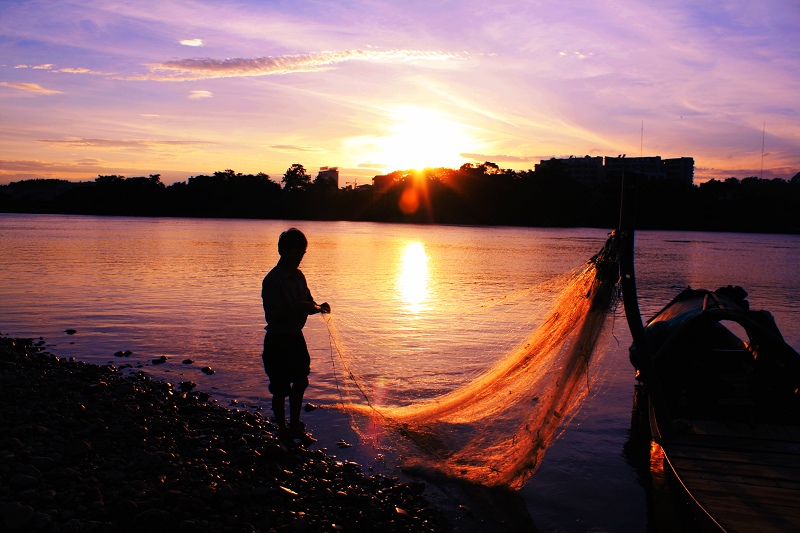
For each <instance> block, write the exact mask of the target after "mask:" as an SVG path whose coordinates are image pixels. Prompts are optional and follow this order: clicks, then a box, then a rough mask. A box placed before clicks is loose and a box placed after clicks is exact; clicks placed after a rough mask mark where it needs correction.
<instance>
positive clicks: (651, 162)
mask: <svg viewBox="0 0 800 533" xmlns="http://www.w3.org/2000/svg"><path fill="white" fill-rule="evenodd" d="M534 170H535V171H537V172H538V171H540V170H541V171H547V170H555V171H558V172H563V173H564V174H566V175H568V176H569V177H570V178H571V179H573V180H574V181H576V182H578V183H580V184H582V185H603V184H606V183H608V182H609V181H610V180H611V179H612V178H614V177H619V176H622V175H624V174H625V173H626V172H635V173H636V174H639V175H641V176H645V177H647V178H650V179H657V180H675V181H679V182H682V183H686V184H688V185H691V184H692V183H693V181H694V158H692V157H679V158H674V159H661V156H650V157H626V156H625V155H624V154H622V155H618V156H616V157H611V156H605V157H601V156H596V157H590V156H588V155H587V156H585V157H574V156H570V157H569V158H555V157H554V158H551V159H545V160H542V161H540V162H539V164H537V165H534Z"/></svg>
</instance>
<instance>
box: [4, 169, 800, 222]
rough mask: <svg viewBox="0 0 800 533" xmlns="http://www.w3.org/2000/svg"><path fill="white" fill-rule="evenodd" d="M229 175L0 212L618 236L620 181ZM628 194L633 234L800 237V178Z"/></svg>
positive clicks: (14, 186)
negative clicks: (323, 181) (291, 180)
mask: <svg viewBox="0 0 800 533" xmlns="http://www.w3.org/2000/svg"><path fill="white" fill-rule="evenodd" d="M232 172H233V171H231V173H216V174H215V175H214V176H196V177H194V178H193V179H192V180H189V182H188V183H184V182H179V183H175V184H172V185H170V186H164V184H162V183H161V182H160V181H159V179H158V176H157V175H155V176H151V178H124V177H120V176H100V177H98V179H97V180H95V181H94V182H83V183H79V184H76V183H72V182H65V181H64V180H27V181H22V182H15V183H11V184H9V185H2V186H0V212H4V213H30V214H64V215H70V214H72V215H95V216H136V217H176V218H221V219H224V218H237V219H254V220H315V221H349V222H387V223H393V222H401V223H414V224H442V225H468V226H512V227H541V228H581V227H587V228H615V227H617V223H618V220H619V202H620V191H621V179H622V178H618V179H616V180H611V181H609V182H608V183H604V184H603V185H587V184H583V183H580V182H576V181H572V180H569V179H566V178H564V176H562V175H559V174H557V173H556V174H553V175H550V174H546V173H543V172H532V173H511V174H504V173H503V172H499V173H487V169H486V168H483V170H481V169H478V168H472V169H462V170H460V171H453V172H451V173H449V174H442V175H439V174H436V173H435V169H431V170H430V172H429V173H427V174H426V173H416V174H403V173H399V174H398V175H397V176H391V175H388V176H385V178H391V179H387V180H383V181H382V182H381V183H382V185H376V186H373V185H369V186H360V187H357V188H345V189H337V188H335V187H331V186H330V185H324V186H323V185H317V184H315V183H306V184H304V185H302V186H295V187H294V188H290V187H288V185H286V186H284V187H281V186H280V185H279V184H278V183H276V182H274V181H271V180H270V179H269V177H268V176H261V175H257V176H251V175H239V174H233V173H232ZM626 179H628V178H626ZM376 183H377V182H376ZM635 187H636V189H635V204H636V209H635V213H636V216H635V218H636V220H635V226H636V228H637V229H642V230H670V231H708V232H734V233H776V234H789V235H793V234H800V210H798V209H797V206H798V205H800V174H798V175H797V176H795V177H794V178H792V179H791V180H788V181H787V180H782V179H773V180H763V179H759V178H745V179H743V180H738V179H735V178H730V179H728V180H725V181H724V182H719V181H713V180H712V181H710V182H706V183H703V184H701V185H699V186H694V185H690V184H687V183H683V182H680V181H671V180H653V179H648V178H644V177H642V178H640V180H639V182H638V183H636V185H635Z"/></svg>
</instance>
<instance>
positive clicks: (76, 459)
mask: <svg viewBox="0 0 800 533" xmlns="http://www.w3.org/2000/svg"><path fill="white" fill-rule="evenodd" d="M37 344H39V343H35V342H34V341H33V340H32V339H12V338H9V337H0V410H2V413H3V414H2V417H1V418H0V435H1V436H0V524H2V525H3V526H4V527H5V528H6V529H7V530H10V531H131V532H139V531H142V532H144V531H209V532H217V531H219V532H227V531H232V532H239V531H254V532H255V531H258V532H269V531H366V530H380V531H382V532H386V531H451V530H452V528H451V526H450V525H449V523H448V521H447V519H446V518H445V517H444V515H443V514H442V513H441V512H439V511H438V510H437V509H435V508H434V507H432V506H431V505H430V503H429V502H428V501H427V500H426V499H425V498H424V496H423V495H422V493H423V490H424V485H423V484H422V483H403V482H400V481H399V480H398V479H396V478H389V477H387V476H383V475H380V474H376V475H367V474H365V473H364V472H362V470H361V468H360V467H359V465H357V464H355V463H352V462H346V461H338V460H336V459H335V458H334V457H331V456H329V455H327V454H326V453H325V452H323V451H321V450H308V449H305V448H302V447H287V446H285V445H283V444H281V442H280V441H279V440H278V438H277V427H276V426H275V425H274V424H271V423H270V422H269V421H267V420H265V419H264V418H263V417H261V416H260V415H259V414H258V413H252V412H248V411H236V410H231V409H227V408H224V407H221V406H219V405H216V404H214V403H210V402H208V401H207V400H208V395H206V394H204V393H201V392H196V391H186V392H184V391H181V390H180V387H174V386H173V385H171V384H169V383H165V382H160V381H155V380H152V379H150V378H149V377H147V376H146V375H145V374H142V373H139V374H136V375H123V374H122V373H121V372H119V371H118V370H117V369H116V368H115V367H113V366H110V365H102V366H98V365H92V364H87V363H83V362H77V361H74V360H66V359H63V358H58V357H56V356H53V355H51V354H49V353H46V352H43V351H41V349H40V347H39V346H37Z"/></svg>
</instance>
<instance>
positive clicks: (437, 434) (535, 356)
mask: <svg viewBox="0 0 800 533" xmlns="http://www.w3.org/2000/svg"><path fill="white" fill-rule="evenodd" d="M614 244H615V243H614V241H613V237H612V238H610V239H609V240H608V242H607V243H606V245H605V247H604V248H603V249H602V250H601V252H600V253H599V254H598V255H597V256H595V257H594V258H592V260H590V261H589V262H588V263H587V264H586V265H585V266H584V267H581V268H579V269H576V270H575V271H573V272H572V273H571V275H570V277H569V281H568V283H567V285H566V287H565V289H564V290H563V292H562V293H561V294H560V296H559V298H558V299H557V301H556V303H555V305H554V307H553V309H552V310H551V311H550V313H549V314H548V315H547V317H546V319H545V320H544V322H543V323H542V324H541V325H540V326H539V327H538V328H536V329H535V330H534V331H533V332H532V333H531V334H530V335H529V336H528V338H527V339H526V340H525V341H524V342H523V343H522V344H521V345H520V346H519V347H517V348H516V349H513V350H511V351H510V352H509V353H508V354H507V355H505V356H504V357H502V358H501V359H500V360H499V361H498V362H496V363H495V364H494V365H493V366H492V367H491V368H490V369H488V370H487V371H486V372H484V373H483V374H481V375H478V376H477V377H475V378H474V379H473V380H472V381H471V382H469V383H467V384H465V385H464V386H462V387H461V388H459V389H456V390H454V391H452V392H450V393H447V394H445V395H442V396H439V397H437V398H433V399H430V400H424V401H420V402H417V403H415V404H411V405H405V406H401V407H386V406H378V405H375V404H374V402H372V401H370V398H369V396H368V395H367V393H366V392H365V390H366V388H365V387H364V386H362V384H361V383H359V378H358V376H357V375H356V374H355V373H354V372H353V370H352V368H351V367H352V365H353V361H354V358H353V356H352V354H350V353H349V352H348V350H347V348H346V347H345V346H344V345H343V342H342V336H341V335H340V334H339V332H338V331H337V325H336V320H335V317H334V316H331V317H329V318H328V321H327V323H328V328H329V331H330V333H331V338H332V340H333V344H334V346H335V348H336V352H337V354H338V358H339V360H338V363H339V364H340V366H341V368H342V370H343V371H342V374H343V375H344V376H345V377H346V378H348V379H347V380H346V381H347V382H348V385H349V386H350V387H351V388H353V389H354V390H351V392H352V394H348V395H347V396H346V399H345V396H343V400H342V409H343V410H345V411H347V412H350V413H352V414H354V415H357V416H354V417H353V418H352V419H353V421H354V429H355V430H356V431H357V432H359V433H360V434H361V435H362V436H363V435H364V434H365V433H372V432H374V428H375V425H376V424H379V425H380V426H382V427H383V428H385V429H386V430H387V431H388V432H389V433H390V434H393V435H396V436H398V438H397V439H396V440H395V442H396V446H397V448H398V449H399V450H400V451H401V454H402V456H403V466H404V467H406V468H414V469H416V470H418V471H428V472H431V473H436V474H441V475H445V476H450V477H455V478H459V479H463V480H466V481H469V482H473V483H478V484H481V485H485V486H503V487H509V488H513V489H518V488H520V487H521V486H522V485H523V484H524V482H525V481H526V480H527V479H528V478H529V477H530V475H532V474H533V472H534V471H535V470H536V468H537V467H538V465H539V464H540V463H541V459H542V457H543V456H544V453H545V451H546V449H547V447H548V445H549V444H550V443H551V442H552V441H553V440H554V438H555V436H556V432H557V431H558V429H559V427H562V425H563V424H565V423H568V421H569V420H570V419H571V417H572V416H574V414H575V412H576V407H577V406H578V405H579V404H580V402H581V400H582V399H583V398H584V397H585V396H586V394H587V392H588V383H589V380H588V375H587V369H588V367H589V364H590V362H591V360H592V356H593V353H594V352H595V347H596V345H597V344H598V341H599V340H600V338H601V334H602V332H603V329H604V328H603V326H604V324H605V319H606V316H607V314H608V311H609V309H610V307H611V304H612V302H613V300H614V295H615V290H614V289H615V286H616V281H617V277H618V269H617V263H616V251H615V246H614ZM366 428H370V429H369V431H366Z"/></svg>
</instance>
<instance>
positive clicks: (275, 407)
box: [272, 394, 286, 431]
mask: <svg viewBox="0 0 800 533" xmlns="http://www.w3.org/2000/svg"><path fill="white" fill-rule="evenodd" d="M272 413H273V414H274V415H275V423H276V424H278V428H279V429H280V430H281V431H286V396H281V395H278V394H274V395H273V396H272Z"/></svg>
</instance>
